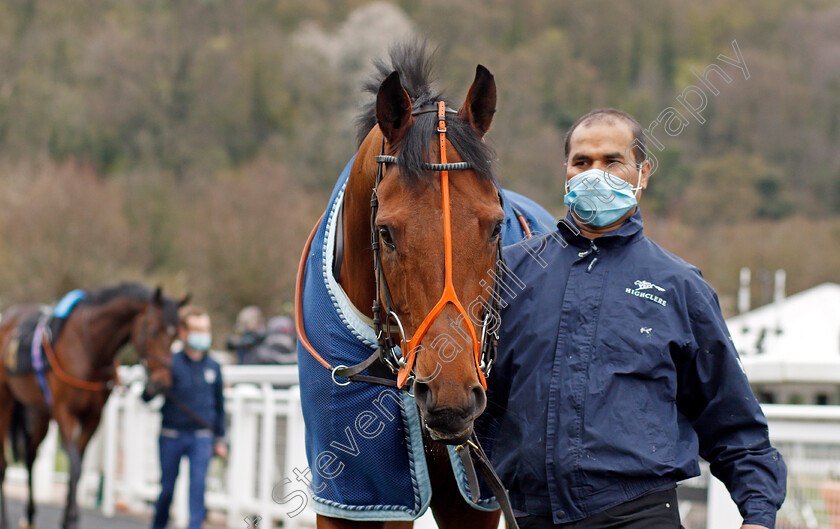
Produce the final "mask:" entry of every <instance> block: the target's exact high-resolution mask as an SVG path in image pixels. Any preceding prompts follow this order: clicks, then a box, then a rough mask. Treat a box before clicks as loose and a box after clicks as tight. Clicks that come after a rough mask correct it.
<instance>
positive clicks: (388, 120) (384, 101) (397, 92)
mask: <svg viewBox="0 0 840 529" xmlns="http://www.w3.org/2000/svg"><path fill="white" fill-rule="evenodd" d="M376 121H377V123H379V130H381V131H382V134H384V135H385V140H386V141H387V142H388V143H390V144H394V143H396V142H398V141H400V140H401V139H402V137H403V135H404V134H405V132H406V131H407V130H408V127H409V125H410V124H411V98H410V97H409V96H408V92H406V91H405V88H403V85H402V83H400V74H399V72H396V71H394V72H391V75H389V76H388V77H386V78H385V80H384V81H382V84H381V85H380V86H379V92H378V93H377V94H376Z"/></svg>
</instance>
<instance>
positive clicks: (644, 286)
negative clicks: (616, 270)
mask: <svg viewBox="0 0 840 529" xmlns="http://www.w3.org/2000/svg"><path fill="white" fill-rule="evenodd" d="M633 284H634V285H636V288H637V289H638V290H650V289H652V288H655V289H656V290H658V291H660V292H665V289H664V288H662V287H660V286H657V285H654V284H653V283H651V282H650V281H642V280H641V279H637V280H636V281H635V282H634V283H633Z"/></svg>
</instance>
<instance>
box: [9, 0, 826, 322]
mask: <svg viewBox="0 0 840 529" xmlns="http://www.w3.org/2000/svg"><path fill="white" fill-rule="evenodd" d="M837 27H840V4H838V3H837V2H836V1H829V0H806V1H803V0H743V1H739V2H734V3H733V2H731V1H729V0H700V1H697V2H692V3H690V4H686V3H685V2H680V1H679V0H643V1H641V2H632V3H631V2H624V3H616V2H611V1H607V0H566V1H563V2H556V1H553V0H520V1H510V0H491V1H488V2H472V1H469V0H446V1H443V0H428V1H423V2H418V1H414V0H400V1H398V2H396V1H395V2H393V3H391V4H383V3H371V2H368V1H364V0H330V1H327V0H284V1H282V2H277V1H274V0H233V1H230V2H219V1H202V2H165V1H160V0H153V1H147V0H146V1H138V0H78V1H75V2H39V1H37V0H6V1H4V2H0V168H2V169H3V171H2V174H0V178H1V179H2V181H3V184H4V189H5V192H4V193H3V194H2V197H0V202H2V205H3V209H2V211H0V230H2V233H3V239H2V241H0V262H2V265H3V266H2V267H0V297H2V301H3V302H12V301H18V300H23V299H52V298H54V297H57V296H59V295H61V294H62V293H63V291H65V290H67V289H69V288H72V287H76V286H90V285H93V284H102V283H104V282H109V281H116V280H119V279H124V278H126V277H132V278H139V279H146V280H148V281H152V280H159V281H162V282H164V283H165V284H167V285H169V286H170V287H171V288H173V289H176V290H178V289H180V290H182V291H184V290H193V291H195V292H196V294H197V297H198V299H199V300H201V301H202V302H204V303H206V304H208V305H210V306H211V307H213V309H214V311H215V314H217V315H220V316H224V317H226V318H230V317H232V316H233V315H234V314H235V312H236V310H238V308H239V307H240V306H241V305H244V304H249V303H256V304H259V305H261V306H263V307H264V308H265V309H267V310H272V311H279V310H280V308H281V306H282V303H283V302H284V301H288V300H289V299H290V298H291V293H292V280H293V278H294V265H295V263H296V261H297V258H298V252H299V248H300V246H301V244H302V242H303V239H304V237H305V235H306V233H307V232H308V225H309V224H311V223H312V222H314V220H315V218H316V217H317V214H318V209H319V208H320V207H322V206H323V203H324V202H325V200H326V197H327V196H328V193H329V191H330V189H331V187H332V184H333V182H334V180H335V177H336V175H337V174H338V172H339V170H340V169H341V167H342V166H343V164H344V163H345V162H346V160H347V159H348V158H349V157H350V156H351V155H352V154H353V150H354V147H355V146H354V144H353V139H352V138H353V130H352V126H353V119H352V118H353V115H354V113H355V111H356V109H357V108H358V106H359V103H360V102H361V101H360V97H361V96H360V90H359V86H360V81H361V79H362V78H364V76H365V75H366V74H367V73H368V72H369V68H370V66H369V64H370V60H371V58H372V57H374V56H381V55H383V54H384V53H385V50H386V48H387V45H388V43H390V42H392V41H395V40H399V39H405V38H410V37H412V36H422V37H425V38H427V39H429V41H430V42H431V44H433V45H435V46H437V47H438V52H437V53H438V55H439V57H438V61H437V63H438V65H439V75H440V78H441V83H442V84H443V85H444V86H446V87H450V88H451V89H452V90H451V92H450V93H452V94H453V95H454V97H455V100H453V101H452V102H451V104H452V105H458V104H460V101H461V99H462V98H463V97H464V95H465V91H466V88H467V86H468V84H469V82H470V81H471V79H472V74H473V72H474V68H475V64H476V63H482V64H484V65H485V66H487V67H488V68H490V70H491V71H492V72H493V73H494V74H495V76H496V79H497V83H498V85H499V108H498V113H497V116H496V120H495V123H494V127H493V130H492V131H491V133H490V135H489V136H488V141H489V142H491V143H492V145H493V146H494V147H495V149H496V151H497V153H498V156H499V161H500V165H501V168H502V170H501V179H502V181H503V183H504V184H505V185H506V186H509V187H511V188H514V189H516V190H518V191H521V192H524V193H526V194H528V195H530V196H532V197H535V198H537V199H539V200H540V201H541V202H543V203H544V205H546V206H547V207H548V208H549V209H550V210H551V211H553V212H554V213H556V214H558V215H559V214H560V213H561V212H562V210H563V207H562V194H563V186H562V179H561V177H562V175H563V172H564V160H563V152H562V141H563V136H564V134H565V132H566V130H567V128H568V127H569V126H570V125H571V123H572V122H573V121H574V120H575V119H576V118H577V117H578V116H580V115H581V114H583V113H584V112H586V111H588V110H590V109H592V108H595V107H599V106H614V107H619V108H623V109H625V110H627V111H629V112H631V113H632V114H634V115H635V116H636V117H637V118H638V119H639V121H640V122H641V123H642V124H643V126H645V127H647V126H648V125H649V124H651V123H652V122H654V121H655V120H656V119H657V117H658V116H660V113H661V112H662V111H663V110H664V109H666V108H667V107H669V106H670V107H674V106H675V105H676V101H677V97H678V96H680V94H681V93H683V91H684V90H685V89H686V88H687V87H688V86H691V85H695V86H702V85H701V84H700V81H699V80H698V79H697V77H696V75H694V73H693V71H694V70H692V69H699V70H701V71H702V70H703V69H704V68H706V67H707V66H708V65H710V64H718V65H721V66H722V67H723V68H724V70H725V72H727V73H728V74H729V75H730V76H731V77H732V81H731V82H729V83H723V82H718V84H719V88H720V93H719V94H718V95H712V94H711V93H707V96H708V104H707V106H706V108H705V109H704V110H703V111H702V116H703V120H704V122H703V123H700V122H699V121H698V120H696V119H693V120H690V123H689V125H687V126H686V127H684V130H683V131H682V132H681V133H680V134H679V135H675V136H673V137H665V136H663V138H662V142H663V147H664V148H663V149H662V150H661V151H654V154H655V155H656V156H657V159H658V160H659V162H660V167H659V168H658V171H657V174H655V176H654V178H653V179H652V180H651V186H650V188H649V190H648V192H647V194H646V197H645V199H644V201H643V208H644V210H645V215H646V217H647V220H648V224H649V225H650V226H651V230H652V231H657V229H658V228H656V227H654V226H656V225H661V224H663V223H664V224H665V229H659V231H657V233H659V232H661V233H662V234H663V236H664V238H665V239H666V240H667V241H668V243H669V244H670V247H671V249H673V250H675V251H677V252H678V253H679V252H680V251H681V250H685V251H686V254H687V257H690V258H691V259H692V260H693V261H694V262H696V263H697V264H699V265H700V266H701V267H703V268H704V270H705V271H706V275H707V277H708V278H710V279H711V281H712V283H713V284H715V285H719V286H726V287H727V288H728V287H730V286H731V283H732V281H733V278H734V277H735V274H736V270H737V268H738V267H740V266H742V265H750V264H752V265H758V264H761V265H762V266H779V267H781V266H783V265H784V266H789V267H790V268H791V269H792V270H796V271H797V273H801V274H803V278H802V279H794V280H792V281H791V282H790V283H791V284H792V285H800V284H801V285H802V286H808V285H809V284H813V283H814V282H816V281H819V280H824V279H826V278H830V276H831V274H830V273H829V272H828V270H830V268H829V266H830V264H829V263H831V259H830V258H826V259H821V257H820V256H821V255H823V253H827V252H829V251H830V250H828V249H826V248H823V247H819V246H817V247H811V248H810V249H809V257H808V260H809V263H810V264H809V265H808V266H804V265H797V264H796V263H795V262H794V261H795V258H794V257H793V256H795V255H797V251H796V250H795V248H794V247H793V245H792V244H791V245H790V246H789V247H785V248H779V249H778V251H776V250H774V251H765V250H761V248H762V245H765V244H783V243H784V244H788V242H787V241H784V242H783V241H782V240H781V239H778V238H763V237H761V236H759V235H758V232H757V230H759V229H766V230H768V231H769V232H773V233H788V234H789V233H791V231H790V230H794V229H799V228H801V229H807V230H830V231H831V233H834V234H835V235H836V233H837V231H836V226H835V225H834V224H832V223H833V222H834V220H833V219H836V218H837V216H838V214H840V52H838V51H837V50H840V34H838V32H837V31H836V28H837ZM733 41H737V44H738V46H739V48H740V51H741V52H742V53H743V57H744V60H745V62H746V64H747V65H748V68H749V78H748V79H746V78H745V77H744V75H742V74H741V72H740V71H739V70H738V69H735V68H732V67H731V66H727V65H725V64H723V63H722V62H721V61H720V60H719V59H718V55H719V54H723V55H727V56H729V57H733V45H732V42H733ZM660 130H661V129H660ZM742 227H743V229H744V230H746V232H748V233H751V234H754V235H755V237H751V238H748V240H747V241H746V242H745V240H744V238H743V237H741V236H738V235H737V234H738V233H740V232H739V231H738V230H739V229H741V228H742ZM675 233H679V234H681V235H680V236H675V235H674V234H675ZM708 233H716V234H718V235H719V237H718V238H717V240H716V246H715V247H714V252H713V250H712V248H711V247H708V249H709V252H713V253H715V254H716V255H717V254H718V253H719V252H724V253H726V254H727V255H730V256H731V257H729V258H728V259H727V260H726V261H721V260H720V259H718V258H715V257H713V256H712V255H711V254H705V253H698V249H702V248H707V247H706V246H704V245H702V244H697V240H699V239H701V238H703V237H704V234H708ZM794 238H795V236H794ZM813 238H814V241H824V240H831V239H830V237H829V238H825V237H822V236H820V235H816V234H815V235H814V236H813ZM834 242H835V244H834V245H836V242H837V241H836V239H835V240H834ZM814 252H816V254H817V255H814ZM771 257H772V259H771V261H768V259H770V258H771ZM820 262H823V263H825V264H824V265H820V264H818V263H820ZM834 269H835V270H836V268H834ZM834 279H835V280H836V277H835V278H834Z"/></svg>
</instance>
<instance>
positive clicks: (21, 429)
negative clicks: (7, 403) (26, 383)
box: [9, 400, 32, 462]
mask: <svg viewBox="0 0 840 529" xmlns="http://www.w3.org/2000/svg"><path fill="white" fill-rule="evenodd" d="M27 426H28V425H27V424H26V408H25V407H24V405H23V404H21V403H20V402H18V401H17V400H16V401H15V404H14V409H12V421H11V425H10V427H9V442H10V443H11V445H12V458H13V459H14V460H15V461H20V462H25V461H26V456H27V451H28V450H29V448H28V447H29V444H30V442H29V441H30V438H31V437H32V435H31V433H30V432H29V428H28V427H27Z"/></svg>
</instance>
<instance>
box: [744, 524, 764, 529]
mask: <svg viewBox="0 0 840 529" xmlns="http://www.w3.org/2000/svg"><path fill="white" fill-rule="evenodd" d="M741 529H767V528H766V527H764V526H763V525H755V524H747V525H742V526H741Z"/></svg>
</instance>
